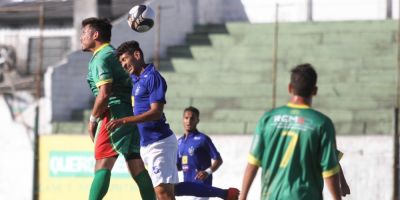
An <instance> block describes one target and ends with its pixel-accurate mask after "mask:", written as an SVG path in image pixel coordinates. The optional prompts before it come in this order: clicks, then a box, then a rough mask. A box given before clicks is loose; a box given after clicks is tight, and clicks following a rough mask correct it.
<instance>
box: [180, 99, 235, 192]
mask: <svg viewBox="0 0 400 200" xmlns="http://www.w3.org/2000/svg"><path fill="white" fill-rule="evenodd" d="M199 117H200V112H199V110H198V109H197V108H195V107H192V106H190V107H187V108H185V110H184V111H183V127H184V135H183V136H182V137H180V138H179V139H178V159H177V166H178V170H182V171H183V178H184V182H195V183H204V184H206V185H209V186H211V185H212V173H213V172H215V171H216V170H217V169H218V168H219V167H220V166H221V164H222V158H221V155H220V154H219V152H218V151H217V149H216V148H215V145H214V144H213V142H212V141H211V139H210V137H208V136H207V135H205V134H204V133H201V132H199V131H198V130H197V124H198V123H199V122H200V118H199ZM209 190H211V189H209ZM212 190H214V191H216V192H215V193H217V194H218V195H219V196H218V197H220V198H222V199H224V198H225V197H226V196H235V195H236V196H238V194H239V190H238V189H236V188H229V189H227V190H223V189H220V188H215V187H214V188H212ZM191 199H196V200H207V199H208V198H197V197H192V198H191Z"/></svg>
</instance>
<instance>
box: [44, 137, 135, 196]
mask: <svg viewBox="0 0 400 200" xmlns="http://www.w3.org/2000/svg"><path fill="white" fill-rule="evenodd" d="M39 142H40V158H39V159H40V160H39V168H40V169H39V170H40V171H39V198H40V200H54V199H57V200H64V199H65V200H71V199H77V200H79V199H82V200H84V199H88V197H89V190H90V185H91V183H92V179H93V175H94V164H95V159H94V154H93V143H92V142H91V140H90V138H89V136H86V135H49V136H41V137H40V141H39ZM104 199H105V200H111V199H140V193H139V189H138V188H137V185H136V183H135V181H134V180H133V179H132V178H131V176H130V174H129V172H128V170H127V167H126V164H125V159H124V157H123V156H120V157H119V158H118V160H117V162H116V164H115V166H114V168H113V170H112V172H111V182H110V187H109V189H108V193H107V195H106V196H105V198H104Z"/></svg>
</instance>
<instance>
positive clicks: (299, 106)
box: [287, 103, 310, 109]
mask: <svg viewBox="0 0 400 200" xmlns="http://www.w3.org/2000/svg"><path fill="white" fill-rule="evenodd" d="M287 106H289V107H291V108H300V109H306V108H310V106H307V105H305V104H294V103H288V104H287Z"/></svg>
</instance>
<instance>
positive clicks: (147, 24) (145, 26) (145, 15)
mask: <svg viewBox="0 0 400 200" xmlns="http://www.w3.org/2000/svg"><path fill="white" fill-rule="evenodd" d="M154 17H155V14H154V11H153V9H151V8H150V7H149V6H146V5H136V6H133V7H132V8H131V10H129V14H128V24H129V27H131V29H132V30H134V31H136V32H139V33H143V32H146V31H148V30H150V29H151V28H152V27H153V25H154Z"/></svg>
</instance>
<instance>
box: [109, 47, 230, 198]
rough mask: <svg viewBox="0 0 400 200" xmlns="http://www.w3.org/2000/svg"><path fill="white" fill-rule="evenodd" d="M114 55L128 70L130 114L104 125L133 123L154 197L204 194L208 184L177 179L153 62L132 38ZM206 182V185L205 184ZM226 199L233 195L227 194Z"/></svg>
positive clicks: (161, 88)
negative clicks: (130, 101)
mask: <svg viewBox="0 0 400 200" xmlns="http://www.w3.org/2000/svg"><path fill="white" fill-rule="evenodd" d="M117 57H118V58H119V61H120V62H121V64H122V66H123V68H124V69H125V70H126V71H127V72H128V73H130V74H131V79H132V82H133V88H132V97H133V100H132V105H133V111H134V116H130V117H125V118H121V119H115V120H113V121H110V122H108V124H107V125H106V127H107V129H108V130H114V129H116V128H118V127H120V126H122V125H126V124H129V123H135V124H137V125H138V128H139V133H140V136H141V137H140V144H141V150H140V153H141V156H142V158H143V161H144V163H145V164H146V165H147V167H148V169H150V177H151V180H152V182H153V185H154V187H155V188H154V189H155V192H156V196H157V199H158V200H171V199H175V195H177V196H178V195H179V196H183V195H190V196H200V197H203V196H204V195H208V193H209V191H207V188H209V186H207V185H205V184H199V183H185V182H183V183H177V182H178V171H177V166H176V163H177V156H176V155H177V151H178V143H177V139H176V137H175V134H174V133H173V132H172V130H171V129H170V128H169V125H168V124H167V123H166V118H165V115H164V111H163V109H164V104H165V103H166V99H165V93H166V90H167V84H166V82H165V79H164V78H163V77H162V76H161V74H160V73H159V72H158V71H157V70H156V69H155V67H154V65H153V64H146V63H145V62H144V57H143V52H142V50H141V49H140V47H139V43H138V42H136V41H128V42H124V43H123V44H121V45H120V46H119V47H118V48H117ZM205 186H206V187H205ZM226 199H229V200H233V199H237V195H236V196H228V197H226Z"/></svg>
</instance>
